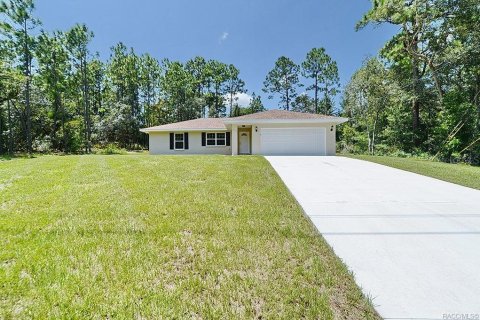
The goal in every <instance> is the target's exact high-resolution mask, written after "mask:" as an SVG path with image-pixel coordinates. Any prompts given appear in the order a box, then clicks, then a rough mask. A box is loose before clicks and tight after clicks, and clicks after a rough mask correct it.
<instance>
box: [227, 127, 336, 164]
mask: <svg viewBox="0 0 480 320" xmlns="http://www.w3.org/2000/svg"><path fill="white" fill-rule="evenodd" d="M332 126H333V128H332ZM307 127H310V128H311V127H320V128H325V132H326V136H325V140H326V141H325V142H326V145H325V153H326V154H325V155H327V156H334V155H335V153H336V141H335V140H336V127H335V124H332V123H322V124H314V123H296V124H293V123H290V124H279V123H275V124H273V123H271V124H258V125H252V154H262V151H261V138H260V135H261V132H262V130H261V129H262V128H307ZM256 128H257V130H256ZM332 129H333V130H332ZM232 136H233V135H232ZM285 148H288V146H285Z"/></svg>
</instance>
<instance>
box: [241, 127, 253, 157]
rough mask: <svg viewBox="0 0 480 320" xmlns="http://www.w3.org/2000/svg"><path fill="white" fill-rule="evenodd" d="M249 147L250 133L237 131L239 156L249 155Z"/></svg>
mask: <svg viewBox="0 0 480 320" xmlns="http://www.w3.org/2000/svg"><path fill="white" fill-rule="evenodd" d="M251 152H252V151H251V146H250V131H246V130H240V131H238V153H239V154H251Z"/></svg>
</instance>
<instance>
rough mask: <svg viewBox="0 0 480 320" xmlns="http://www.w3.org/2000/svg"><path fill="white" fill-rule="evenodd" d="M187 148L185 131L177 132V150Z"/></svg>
mask: <svg viewBox="0 0 480 320" xmlns="http://www.w3.org/2000/svg"><path fill="white" fill-rule="evenodd" d="M184 148H185V136H184V134H183V133H175V150H183V149H184Z"/></svg>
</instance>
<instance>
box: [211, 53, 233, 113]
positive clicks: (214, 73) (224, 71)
mask: <svg viewBox="0 0 480 320" xmlns="http://www.w3.org/2000/svg"><path fill="white" fill-rule="evenodd" d="M206 74H207V83H208V92H207V94H206V97H205V98H206V102H207V104H208V116H209V117H213V118H219V117H224V116H225V115H226V107H225V99H224V96H225V94H226V88H225V84H226V82H227V79H228V78H229V72H228V66H227V65H226V64H225V63H223V62H220V61H217V60H209V61H208V62H207V66H206Z"/></svg>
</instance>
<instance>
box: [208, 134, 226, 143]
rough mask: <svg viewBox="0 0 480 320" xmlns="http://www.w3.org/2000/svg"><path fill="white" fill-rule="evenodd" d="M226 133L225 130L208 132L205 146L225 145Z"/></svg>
mask: <svg viewBox="0 0 480 320" xmlns="http://www.w3.org/2000/svg"><path fill="white" fill-rule="evenodd" d="M225 145H226V134H225V132H208V133H207V146H225Z"/></svg>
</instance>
